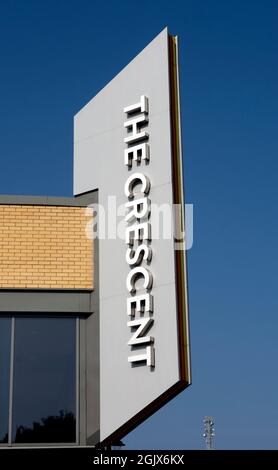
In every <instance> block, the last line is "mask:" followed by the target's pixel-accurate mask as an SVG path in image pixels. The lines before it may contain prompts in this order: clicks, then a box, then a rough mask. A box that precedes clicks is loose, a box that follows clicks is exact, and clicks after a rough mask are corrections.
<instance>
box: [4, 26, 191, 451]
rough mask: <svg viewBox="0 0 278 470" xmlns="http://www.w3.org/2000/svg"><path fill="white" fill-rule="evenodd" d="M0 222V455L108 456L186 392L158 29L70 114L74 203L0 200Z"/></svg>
mask: <svg viewBox="0 0 278 470" xmlns="http://www.w3.org/2000/svg"><path fill="white" fill-rule="evenodd" d="M161 211H162V212H163V214H164V216H165V213H166V219H163V220H164V221H165V220H166V226H165V225H164V226H163V227H164V228H163V230H162V231H161V230H160V212H161ZM167 214H168V215H167ZM0 221H1V224H0V383H1V394H0V447H1V446H2V447H6V446H15V447H16V446H26V445H29V446H30V445H32V446H61V445H63V446H64V445H66V446H67V445H68V446H106V445H110V444H111V443H113V442H114V441H115V440H117V439H119V438H122V437H123V436H124V435H125V434H126V433H128V432H130V431H131V430H132V429H133V428H134V427H135V426H137V425H138V424H139V423H141V422H142V421H143V420H144V419H146V418H147V417H148V416H150V415H151V414H152V413H154V412H155V411H156V410H158V409H159V408H160V407H161V406H162V405H163V404H165V403H166V402H167V401H169V400H170V399H171V398H173V397H174V396H176V395H177V394H178V393H179V392H180V391H182V390H184V389H185V388H186V387H187V386H188V385H189V384H190V382H191V373H190V348H189V327H188V299H187V271H186V256H185V254H186V253H185V250H186V240H185V235H184V234H185V220H184V194H183V168H182V149H181V130H180V110H179V82H178V48H177V39H176V38H175V37H173V36H170V35H169V34H168V30H167V29H165V30H163V31H162V32H161V33H160V35H159V36H157V38H155V39H154V41H152V42H151V43H150V44H149V45H148V46H147V47H146V48H145V49H144V50H143V51H142V52H141V53H140V54H139V55H138V56H137V57H136V58H135V59H134V60H133V61H132V62H131V63H130V64H129V65H128V66H127V67H126V68H125V69H124V70H123V71H122V72H120V74H119V75H117V76H116V77H115V78H114V79H113V80H112V81H111V82H110V83H109V84H108V85H107V86H106V87H105V88H104V89H103V90H101V92H100V93H98V95H96V96H95V97H94V98H93V99H92V100H91V101H90V102H89V103H87V105H86V106H84V107H83V108H82V109H81V110H80V112H79V113H78V114H77V115H76V116H75V119H74V196H73V197H72V198H50V197H19V196H2V197H0ZM165 227H166V232H165ZM169 227H170V228H171V230H170V231H169Z"/></svg>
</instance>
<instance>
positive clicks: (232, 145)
mask: <svg viewBox="0 0 278 470" xmlns="http://www.w3.org/2000/svg"><path fill="white" fill-rule="evenodd" d="M277 21H278V3H277V2H276V1H275V0H273V1H271V0H265V1H261V0H260V1H258V0H252V1H251V0H241V1H239V0H233V1H232V2H223V1H221V0H218V1H216V0H210V1H198V0H181V1H177V0H172V1H171V2H169V1H161V0H160V1H145V0H141V1H140V2H139V3H135V2H130V1H126V0H122V1H121V2H119V1H110V2H109V1H108V2H99V1H93V0H91V1H88V0H79V1H77V0H59V1H57V0H55V1H53V0H47V1H46V0H45V1H34V0H25V1H23V0H21V1H19V0H13V1H12V0H10V1H8V0H3V1H2V2H1V4H0V57H1V74H0V103H1V108H0V109H1V112H0V128H1V133H0V135H1V138H0V159H1V173H0V193H2V194H33V195H57V196H65V195H71V194H72V165H73V161H72V156H73V115H74V114H75V113H76V112H77V111H78V110H79V109H80V108H81V107H82V106H83V105H84V104H85V103H86V102H87V101H88V100H89V99H90V98H92V97H93V96H94V95H95V94H96V93H97V92H98V91H99V90H100V89H101V88H102V87H103V86H104V85H105V84H106V83H107V82H108V81H110V80H111V78H113V76H114V75H115V74H116V73H118V72H119V71H120V70H121V69H122V68H123V66H125V65H126V64H127V63H128V62H129V61H130V60H131V59H132V58H133V57H134V56H135V55H136V54H137V53H138V52H140V50H141V49H142V48H143V47H145V46H146V45H147V43H148V42H150V41H151V40H152V39H153V38H154V37H155V36H156V35H157V34H158V33H159V32H160V31H161V30H162V29H163V28H164V27H165V26H166V25H168V27H169V29H170V32H171V33H172V34H177V35H178V36H179V39H180V68H181V105H182V123H183V146H184V169H185V183H186V200H187V202H188V203H193V204H194V217H195V227H194V230H195V232H194V246H193V249H192V250H191V251H190V252H189V256H188V263H189V266H188V267H189V293H190V311H191V340H192V369H193V384H192V386H191V387H190V389H188V390H186V391H185V392H184V393H182V394H181V395H180V396H179V397H177V398H176V399H175V400H173V401H172V402H171V403H170V404H168V405H167V406H166V407H164V408H163V409H162V410H160V411H159V412H158V413H157V414H156V415H155V416H153V417H152V418H150V419H149V420H148V421H147V422H146V423H144V424H143V425H141V426H140V427H138V428H137V429H136V430H135V431H133V432H132V433H131V434H130V435H129V436H128V437H126V439H125V443H126V445H127V448H139V449H140V448H142V449H148V448H157V449H162V448H173V449H174V448H180V449H199V448H204V442H203V438H202V419H203V417H204V416H205V415H212V416H213V417H214V419H215V428H216V439H215V445H216V448H218V449H242V448H248V449H259V448H261V449H267V448H277V447H278V393H277V388H278V374H277V352H278V344H277V330H278V313H277V311H278V308H277V307H278V301H277V246H276V245H277V235H278V221H277V184H276V180H277V173H278V163H277V150H278V142H277V139H278V129H277V109H278V94H277V83H278V65H277V43H278V29H277Z"/></svg>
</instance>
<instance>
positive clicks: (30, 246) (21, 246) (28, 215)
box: [0, 205, 93, 289]
mask: <svg viewBox="0 0 278 470" xmlns="http://www.w3.org/2000/svg"><path fill="white" fill-rule="evenodd" d="M85 211H87V212H85ZM85 214H87V215H85ZM88 222H89V219H88V209H85V208H84V207H65V206H26V205H0V288H22V289H24V288H32V289H34V288H43V289H48V288H53V289H92V288H93V241H92V240H89V239H88V238H87V236H86V225H87V223H88Z"/></svg>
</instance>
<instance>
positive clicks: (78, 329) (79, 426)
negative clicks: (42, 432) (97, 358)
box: [0, 312, 90, 449]
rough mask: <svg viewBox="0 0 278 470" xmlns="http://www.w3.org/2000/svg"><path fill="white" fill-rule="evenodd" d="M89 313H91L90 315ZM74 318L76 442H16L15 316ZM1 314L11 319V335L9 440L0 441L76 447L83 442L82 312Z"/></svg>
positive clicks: (0, 445)
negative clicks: (14, 440)
mask: <svg viewBox="0 0 278 470" xmlns="http://www.w3.org/2000/svg"><path fill="white" fill-rule="evenodd" d="M89 316H90V315H89ZM32 317H34V318H52V319H53V318H57V319H58V318H75V320H76V321H75V333H76V340H75V358H76V359H75V377H76V380H75V387H76V390H75V401H76V406H75V414H76V433H75V437H76V439H75V442H47V443H44V442H41V443H15V442H12V431H13V429H12V425H13V399H14V396H13V395H14V359H15V354H14V353H15V320H16V318H32ZM1 318H9V319H11V329H10V331H11V333H10V334H11V339H10V364H9V404H8V442H6V443H0V449H1V448H2V449H3V448H7V447H8V448H19V447H22V448H33V447H34V448H42V447H79V446H84V445H86V437H87V436H86V356H87V354H86V352H87V351H86V349H87V346H86V336H87V335H86V323H87V322H86V320H87V318H88V317H87V318H86V317H84V316H83V315H80V314H79V313H78V314H61V313H58V314H52V313H51V314H49V313H40V312H38V313H33V312H32V313H30V314H28V313H27V312H25V313H24V314H18V313H10V314H9V313H7V314H1Z"/></svg>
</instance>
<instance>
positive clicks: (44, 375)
mask: <svg viewBox="0 0 278 470" xmlns="http://www.w3.org/2000/svg"><path fill="white" fill-rule="evenodd" d="M0 322H1V323H0V380H1V385H0V387H1V388H0V392H1V394H0V442H2V443H6V442H9V443H10V444H12V443H15V444H27V443H29V444H30V443H62V442H64V443H75V442H76V441H77V438H76V421H77V416H76V409H77V407H76V390H77V383H76V381H77V374H76V369H77V355H78V351H77V346H78V345H77V344H76V343H77V342H76V337H77V324H78V323H77V322H78V319H76V318H63V317H58V318H57V317H52V318H50V317H33V318H29V317H28V318H27V317H15V318H13V319H12V320H11V319H8V318H1V319H0ZM11 344H12V345H13V348H11ZM11 350H13V354H12V360H10V354H11V353H10V351H11ZM10 377H11V380H10ZM10 382H11V389H10V386H9V385H10ZM9 422H10V423H11V424H10V432H9V431H8V430H9Z"/></svg>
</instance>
